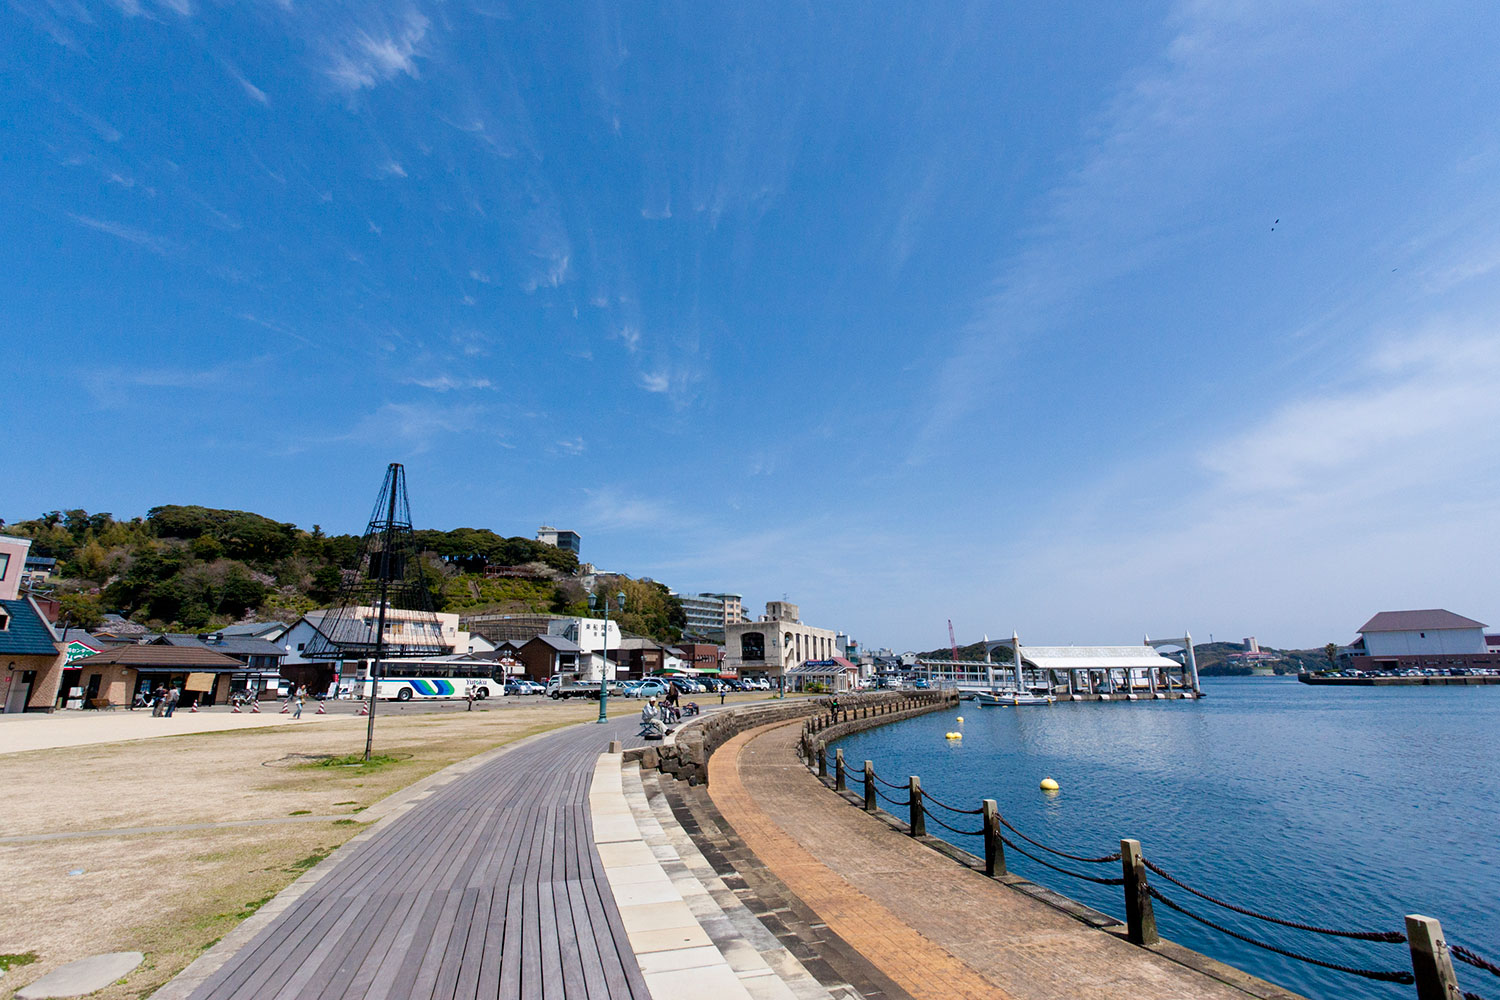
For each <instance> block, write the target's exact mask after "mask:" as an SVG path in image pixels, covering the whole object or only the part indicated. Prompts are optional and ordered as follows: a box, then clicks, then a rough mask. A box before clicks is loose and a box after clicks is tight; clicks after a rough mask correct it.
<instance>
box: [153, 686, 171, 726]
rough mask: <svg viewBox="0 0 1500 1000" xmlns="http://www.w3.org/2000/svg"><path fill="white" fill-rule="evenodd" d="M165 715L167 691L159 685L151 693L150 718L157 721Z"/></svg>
mask: <svg viewBox="0 0 1500 1000" xmlns="http://www.w3.org/2000/svg"><path fill="white" fill-rule="evenodd" d="M166 714H167V689H166V688H164V687H162V686H161V685H160V684H158V685H156V690H154V691H152V692H151V717H152V718H153V719H159V718H161V717H162V716H163V715H166Z"/></svg>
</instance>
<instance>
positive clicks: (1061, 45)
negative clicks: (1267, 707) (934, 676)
mask: <svg viewBox="0 0 1500 1000" xmlns="http://www.w3.org/2000/svg"><path fill="white" fill-rule="evenodd" d="M648 6H649V7H650V9H649V10H648V9H640V10H630V9H629V7H628V5H608V4H605V5H599V4H589V3H580V4H576V5H568V6H567V9H566V10H559V9H558V8H556V6H555V5H550V4H508V3H502V2H499V0H475V2H469V0H462V2H457V3H448V4H437V3H427V2H407V0H400V2H393V3H379V2H372V3H357V4H339V3H325V4H304V3H301V2H298V0H284V2H276V0H263V2H262V0H247V2H244V3H237V4H216V3H204V2H201V0H165V2H156V0H119V2H116V3H103V2H99V3H94V2H87V0H9V5H8V6H4V7H0V31H3V33H4V37H6V38H7V39H8V41H7V43H6V45H4V46H3V47H0V150H3V152H0V232H3V234H4V238H3V240H0V329H3V330H4V343H5V347H6V350H5V356H4V359H3V362H0V380H3V384H4V396H3V398H5V399H6V400H7V409H8V412H7V413H6V414H5V419H4V425H5V428H6V430H7V432H8V433H7V434H6V444H7V462H6V465H7V468H9V469H10V470H11V471H10V472H9V473H7V474H5V475H3V476H0V515H3V516H5V517H6V518H8V519H12V520H14V519H18V518H21V517H27V516H35V515H36V514H37V513H40V512H41V511H43V510H47V509H51V508H58V507H75V506H81V507H85V508H87V509H89V510H91V511H97V510H109V511H112V512H114V513H115V514H116V515H117V516H129V515H134V514H139V513H144V511H145V510H146V509H147V508H149V507H150V506H153V505H155V504H159V503H170V502H180V503H202V504H207V505H213V506H223V507H235V508H243V509H250V510H255V511H259V512H262V513H265V514H268V515H271V516H274V517H277V518H281V519H285V520H291V521H296V522H297V523H299V524H302V525H304V526H310V525H312V524H313V523H318V524H321V525H323V526H324V528H325V529H326V530H332V531H358V530H359V529H360V528H361V527H362V524H363V518H364V517H365V516H366V514H367V512H368V509H369V504H370V502H371V500H372V498H373V496H374V494H375V492H376V490H377V489H378V486H379V482H380V477H381V474H382V470H383V467H384V464H385V463H386V462H389V461H402V462H405V463H406V465H407V468H408V472H409V476H410V484H411V499H412V508H413V513H414V516H415V517H416V519H417V520H418V522H419V523H421V524H422V525H423V526H431V527H455V526H459V525H472V526H481V527H491V528H494V529H495V530H497V531H501V532H503V533H506V534H528V535H529V534H531V533H532V532H533V531H534V530H535V528H536V526H537V525H539V524H542V523H544V522H546V523H550V524H554V525H558V526H561V527H569V528H573V529H574V530H577V531H579V532H580V533H581V534H582V535H583V539H584V541H583V545H584V555H585V558H588V559H591V560H592V561H594V562H596V563H597V564H599V565H600V566H601V567H603V568H606V569H615V570H620V571H625V572H629V573H631V574H633V575H638V576H639V575H648V576H652V577H655V578H657V579H660V580H662V581H664V582H666V583H668V584H670V585H672V586H674V587H676V588H678V589H680V590H686V591H696V590H733V591H737V592H740V593H743V594H744V595H745V596H746V599H747V603H749V604H750V605H751V606H752V609H758V607H759V605H760V604H762V603H763V602H764V601H766V600H771V599H779V598H781V597H782V595H783V594H786V595H787V596H788V597H789V598H790V599H792V600H794V601H798V602H800V603H801V605H802V607H803V612H804V615H803V617H804V619H805V620H808V621H809V622H811V623H813V624H817V625H824V626H828V627H834V628H841V629H844V630H847V631H850V632H851V633H852V634H854V635H855V636H856V637H857V638H859V639H861V640H862V641H864V642H865V643H867V644H870V645H876V646H879V645H890V646H893V647H896V648H898V649H899V648H911V647H917V648H925V647H930V646H936V645H941V644H943V643H944V642H945V641H946V628H945V621H946V619H948V618H952V619H953V620H954V624H955V627H956V628H957V630H958V633H959V637H960V640H961V641H972V640H974V639H977V638H979V636H980V635H981V634H982V633H986V632H987V633H989V634H991V635H1001V634H1008V633H1009V631H1010V630H1011V629H1012V628H1016V629H1019V630H1020V632H1021V635H1022V638H1023V641H1026V640H1029V641H1032V642H1075V641H1076V642H1088V641H1135V640H1138V639H1139V637H1140V635H1141V633H1142V632H1148V631H1149V632H1151V633H1154V634H1168V633H1180V631H1181V630H1182V629H1183V628H1190V629H1192V631H1193V632H1194V634H1195V636H1199V637H1203V638H1207V636H1208V635H1209V634H1210V633H1213V634H1214V636H1215V637H1216V638H1220V639H1224V638H1231V639H1238V638H1239V637H1241V636H1244V635H1251V634H1254V635H1257V636H1259V637H1260V638H1261V639H1262V640H1263V641H1265V642H1268V643H1272V644H1277V645H1311V644H1321V643H1323V642H1325V641H1328V640H1329V639H1338V640H1341V641H1342V640H1347V639H1348V638H1350V637H1351V635H1352V633H1353V630H1354V629H1355V628H1357V627H1358V626H1359V625H1360V624H1361V623H1362V622H1363V621H1364V620H1365V618H1366V617H1368V615H1369V614H1371V613H1373V612H1375V611H1378V610H1382V609H1394V608H1405V607H1431V606H1443V607H1448V608H1450V609H1452V610H1454V611H1458V612H1460V613H1463V614H1467V615H1471V616H1475V617H1478V618H1480V619H1481V620H1484V621H1489V622H1491V623H1492V624H1497V623H1500V600H1497V593H1496V586H1495V582H1494V581H1495V579H1496V576H1495V573H1496V570H1495V567H1496V566H1497V565H1500V541H1497V537H1500V536H1497V533H1496V531H1495V523H1496V519H1495V512H1496V506H1497V503H1496V501H1497V496H1500V462H1497V453H1500V449H1497V445H1500V326H1497V322H1500V282H1497V277H1500V227H1497V226H1496V220H1497V219H1500V60H1497V59H1496V58H1495V56H1494V53H1495V52H1496V51H1500V8H1496V7H1494V5H1492V4H1488V3H1481V2H1475V3H1452V4H1445V3H1434V4H1424V5H1416V4H1382V3H1347V4H1339V3H1325V4H1316V5H1309V4H1292V3H1276V2H1264V3H1180V4H1179V3H1145V4H1118V5H1116V4H1097V3H1089V4H1066V3H1058V4H1048V5H1031V7H1030V8H1028V6H1027V5H999V4H983V3H978V4H972V5H962V4H945V3H928V4H920V5H915V6H911V5H908V6H906V7H898V6H896V5H888V6H886V7H877V8H868V7H865V8H860V7H855V6H842V7H841V6H839V5H804V4H750V5H738V6H739V7H740V8H741V9H729V8H730V5H704V4H691V5H689V4H681V5H670V4H664V5H648ZM702 8H707V9H702Z"/></svg>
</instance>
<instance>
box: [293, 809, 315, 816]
mask: <svg viewBox="0 0 1500 1000" xmlns="http://www.w3.org/2000/svg"><path fill="white" fill-rule="evenodd" d="M287 815H288V816H311V815H312V810H311V809H293V810H292V811H291V812H289V813H287Z"/></svg>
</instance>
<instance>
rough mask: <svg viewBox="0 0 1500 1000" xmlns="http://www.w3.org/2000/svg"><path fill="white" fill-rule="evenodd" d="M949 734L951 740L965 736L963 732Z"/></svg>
mask: <svg viewBox="0 0 1500 1000" xmlns="http://www.w3.org/2000/svg"><path fill="white" fill-rule="evenodd" d="M947 736H948V738H949V739H950V740H961V739H963V738H964V734H963V733H948V734H947Z"/></svg>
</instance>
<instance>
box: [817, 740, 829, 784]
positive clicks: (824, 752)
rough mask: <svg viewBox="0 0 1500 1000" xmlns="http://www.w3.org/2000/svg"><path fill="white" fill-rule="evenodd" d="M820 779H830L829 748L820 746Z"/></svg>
mask: <svg viewBox="0 0 1500 1000" xmlns="http://www.w3.org/2000/svg"><path fill="white" fill-rule="evenodd" d="M818 777H820V778H826V777H828V748H827V747H825V746H823V745H822V744H819V745H818Z"/></svg>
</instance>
